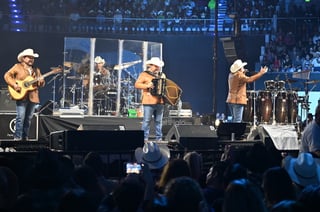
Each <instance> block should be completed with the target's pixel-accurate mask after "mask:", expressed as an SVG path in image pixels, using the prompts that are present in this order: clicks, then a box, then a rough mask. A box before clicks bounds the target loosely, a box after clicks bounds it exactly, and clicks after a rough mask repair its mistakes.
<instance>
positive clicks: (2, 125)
mask: <svg viewBox="0 0 320 212" xmlns="http://www.w3.org/2000/svg"><path fill="white" fill-rule="evenodd" d="M0 120H1V122H0V141H1V140H6V141H7V140H12V141H13V137H14V131H15V129H16V113H0ZM38 124H39V122H38V115H37V114H35V115H34V116H33V118H32V121H31V128H30V133H29V140H30V141H37V140H38V129H39V128H38Z"/></svg>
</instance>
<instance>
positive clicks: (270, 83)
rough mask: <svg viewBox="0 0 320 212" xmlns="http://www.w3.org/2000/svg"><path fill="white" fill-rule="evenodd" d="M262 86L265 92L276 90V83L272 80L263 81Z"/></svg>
mask: <svg viewBox="0 0 320 212" xmlns="http://www.w3.org/2000/svg"><path fill="white" fill-rule="evenodd" d="M264 86H265V89H266V90H267V91H273V90H275V89H276V82H275V81H274V80H266V81H264Z"/></svg>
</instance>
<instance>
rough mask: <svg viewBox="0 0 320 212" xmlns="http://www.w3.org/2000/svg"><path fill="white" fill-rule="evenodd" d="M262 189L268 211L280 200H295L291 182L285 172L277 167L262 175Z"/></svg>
mask: <svg viewBox="0 0 320 212" xmlns="http://www.w3.org/2000/svg"><path fill="white" fill-rule="evenodd" d="M262 188H263V191H264V196H265V202H266V205H267V207H268V208H269V209H270V208H272V207H273V206H274V205H275V204H277V203H279V202H281V201H282V200H296V195H295V190H294V186H293V184H292V180H291V178H290V176H289V174H288V173H287V171H286V170H285V169H283V168H281V167H279V166H275V167H272V168H269V169H267V170H266V172H265V173H264V174H263V182H262Z"/></svg>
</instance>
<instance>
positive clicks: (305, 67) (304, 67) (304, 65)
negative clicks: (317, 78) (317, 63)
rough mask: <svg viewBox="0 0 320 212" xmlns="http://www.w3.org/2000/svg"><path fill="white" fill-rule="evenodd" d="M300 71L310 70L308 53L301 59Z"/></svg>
mask: <svg viewBox="0 0 320 212" xmlns="http://www.w3.org/2000/svg"><path fill="white" fill-rule="evenodd" d="M302 71H312V60H311V56H310V54H309V53H307V54H306V56H305V58H304V59H302Z"/></svg>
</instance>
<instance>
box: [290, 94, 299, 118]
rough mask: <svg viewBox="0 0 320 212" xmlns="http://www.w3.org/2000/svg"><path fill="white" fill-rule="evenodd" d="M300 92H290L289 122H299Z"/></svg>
mask: <svg viewBox="0 0 320 212" xmlns="http://www.w3.org/2000/svg"><path fill="white" fill-rule="evenodd" d="M297 114H298V94H297V92H295V91H289V92H288V123H289V124H295V123H297Z"/></svg>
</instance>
